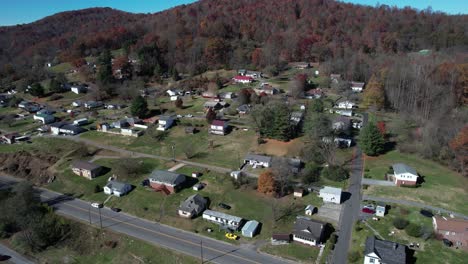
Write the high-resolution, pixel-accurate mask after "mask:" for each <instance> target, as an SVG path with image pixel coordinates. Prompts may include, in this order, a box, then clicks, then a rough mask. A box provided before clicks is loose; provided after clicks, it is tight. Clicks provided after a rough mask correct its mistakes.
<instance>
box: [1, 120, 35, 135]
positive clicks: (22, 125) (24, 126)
mask: <svg viewBox="0 0 468 264" xmlns="http://www.w3.org/2000/svg"><path fill="white" fill-rule="evenodd" d="M40 126H41V123H40V122H36V121H34V120H33V118H32V116H29V117H26V118H24V119H21V120H15V121H14V122H13V123H12V124H11V125H10V126H9V125H7V124H5V123H3V122H0V129H3V130H6V131H9V132H19V133H21V132H26V131H29V130H33V129H35V128H38V127H40Z"/></svg>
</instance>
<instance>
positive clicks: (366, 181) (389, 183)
mask: <svg viewBox="0 0 468 264" xmlns="http://www.w3.org/2000/svg"><path fill="white" fill-rule="evenodd" d="M362 184H367V185H378V186H392V187H395V186H396V185H395V183H393V182H392V181H383V180H374V179H368V178H363V179H362Z"/></svg>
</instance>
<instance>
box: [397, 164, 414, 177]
mask: <svg viewBox="0 0 468 264" xmlns="http://www.w3.org/2000/svg"><path fill="white" fill-rule="evenodd" d="M392 168H393V172H395V174H402V173H411V174H414V175H418V173H417V172H416V170H415V169H413V168H411V167H410V166H408V165H406V164H403V163H396V164H393V166H392Z"/></svg>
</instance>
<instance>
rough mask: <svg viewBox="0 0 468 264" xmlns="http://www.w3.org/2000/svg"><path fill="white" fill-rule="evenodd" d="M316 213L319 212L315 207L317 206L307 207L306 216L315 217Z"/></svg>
mask: <svg viewBox="0 0 468 264" xmlns="http://www.w3.org/2000/svg"><path fill="white" fill-rule="evenodd" d="M316 212H317V207H315V206H313V205H311V204H309V205H307V206H306V208H305V214H306V215H313V214H314V213H316Z"/></svg>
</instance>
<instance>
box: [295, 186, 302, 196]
mask: <svg viewBox="0 0 468 264" xmlns="http://www.w3.org/2000/svg"><path fill="white" fill-rule="evenodd" d="M302 196H304V189H302V188H296V189H294V197H302Z"/></svg>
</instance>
